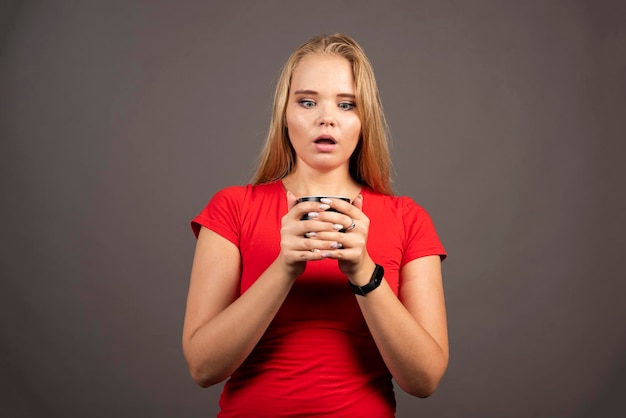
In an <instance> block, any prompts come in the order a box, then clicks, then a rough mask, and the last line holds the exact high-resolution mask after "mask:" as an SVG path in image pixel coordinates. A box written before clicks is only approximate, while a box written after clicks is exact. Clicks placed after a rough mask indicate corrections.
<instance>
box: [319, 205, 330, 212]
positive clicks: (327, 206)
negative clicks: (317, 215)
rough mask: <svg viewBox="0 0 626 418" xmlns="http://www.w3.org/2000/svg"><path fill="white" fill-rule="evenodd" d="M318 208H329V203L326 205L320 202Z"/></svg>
mask: <svg viewBox="0 0 626 418" xmlns="http://www.w3.org/2000/svg"><path fill="white" fill-rule="evenodd" d="M319 208H320V210H326V209H330V205H326V204H324V203H322V204H321V205H319Z"/></svg>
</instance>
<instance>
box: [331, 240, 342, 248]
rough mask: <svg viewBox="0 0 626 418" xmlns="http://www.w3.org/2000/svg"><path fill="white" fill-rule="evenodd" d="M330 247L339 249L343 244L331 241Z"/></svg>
mask: <svg viewBox="0 0 626 418" xmlns="http://www.w3.org/2000/svg"><path fill="white" fill-rule="evenodd" d="M330 248H332V249H335V250H336V249H339V248H343V245H341V243H340V242H333V243H332V244H330Z"/></svg>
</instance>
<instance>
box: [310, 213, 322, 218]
mask: <svg viewBox="0 0 626 418" xmlns="http://www.w3.org/2000/svg"><path fill="white" fill-rule="evenodd" d="M307 216H308V217H309V218H317V217H318V216H320V215H319V214H318V213H317V212H309V213H307Z"/></svg>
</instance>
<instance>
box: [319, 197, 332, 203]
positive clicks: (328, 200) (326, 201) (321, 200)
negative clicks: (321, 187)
mask: <svg viewBox="0 0 626 418" xmlns="http://www.w3.org/2000/svg"><path fill="white" fill-rule="evenodd" d="M320 202H322V203H333V201H332V200H331V199H328V198H326V197H323V198H321V199H320Z"/></svg>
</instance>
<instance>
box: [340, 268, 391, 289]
mask: <svg viewBox="0 0 626 418" xmlns="http://www.w3.org/2000/svg"><path fill="white" fill-rule="evenodd" d="M384 275H385V269H384V268H383V266H381V265H380V264H376V267H375V268H374V273H372V277H371V278H370V281H369V283H367V284H366V285H364V286H357V285H354V284H352V283H351V282H350V280H348V285H349V286H350V289H352V291H353V292H354V293H355V294H357V295H359V296H365V295H367V294H368V293H369V292H371V291H372V290H374V289H376V288H377V287H378V286H380V284H381V283H382V281H383V276H384Z"/></svg>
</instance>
